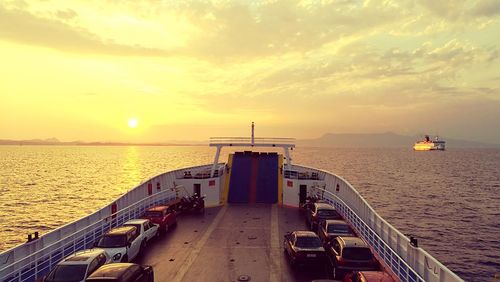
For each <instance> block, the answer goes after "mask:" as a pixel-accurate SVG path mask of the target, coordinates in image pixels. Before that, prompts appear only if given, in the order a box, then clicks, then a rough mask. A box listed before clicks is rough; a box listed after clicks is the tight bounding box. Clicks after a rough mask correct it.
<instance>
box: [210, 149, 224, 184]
mask: <svg viewBox="0 0 500 282" xmlns="http://www.w3.org/2000/svg"><path fill="white" fill-rule="evenodd" d="M221 148H222V147H221V146H217V152H215V158H214V164H213V166H212V171H211V172H210V177H215V170H216V168H217V164H218V163H219V155H220V150H221Z"/></svg>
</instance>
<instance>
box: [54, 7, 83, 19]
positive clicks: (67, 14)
mask: <svg viewBox="0 0 500 282" xmlns="http://www.w3.org/2000/svg"><path fill="white" fill-rule="evenodd" d="M55 14H56V16H57V17H58V18H60V19H63V20H68V19H73V18H75V17H77V16H78V14H77V13H76V12H75V11H74V10H72V9H66V10H58V11H57V12H56V13H55Z"/></svg>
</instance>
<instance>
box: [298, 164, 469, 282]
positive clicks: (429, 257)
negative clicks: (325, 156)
mask: <svg viewBox="0 0 500 282" xmlns="http://www.w3.org/2000/svg"><path fill="white" fill-rule="evenodd" d="M293 167H297V168H304V169H310V170H316V171H318V172H323V173H325V174H326V175H330V176H333V177H336V178H337V179H338V180H340V181H342V182H343V183H345V185H346V186H347V187H349V189H350V190H351V191H352V192H353V193H354V195H355V196H356V197H357V200H359V201H361V204H362V205H364V207H365V208H366V209H368V210H369V211H370V212H371V213H372V214H373V216H374V220H375V219H376V220H378V221H380V222H381V223H383V225H385V226H387V228H388V229H389V230H390V232H391V233H395V234H396V235H397V236H398V237H399V238H401V239H403V240H404V241H405V242H406V243H407V244H408V243H410V240H409V239H408V238H407V237H406V236H405V235H404V234H403V233H401V232H400V231H399V230H398V229H396V228H394V227H393V226H392V225H391V224H390V223H389V222H387V221H386V220H385V219H384V218H382V217H381V216H380V215H379V214H378V213H377V212H376V211H375V210H374V209H373V208H372V207H371V205H370V204H369V203H368V202H367V201H366V200H365V199H364V198H363V197H362V196H361V195H360V194H359V192H358V191H357V190H356V189H354V187H352V185H351V184H350V183H349V182H348V181H346V180H345V179H344V178H342V177H340V176H338V175H336V174H334V173H331V172H328V171H326V170H321V169H316V168H312V167H307V166H300V165H293ZM325 182H326V178H325ZM327 185H328V183H327ZM350 206H351V205H348V207H349V209H351V208H350ZM351 210H352V209H351ZM354 213H355V214H356V215H358V214H357V213H356V212H354ZM358 217H359V218H360V219H361V221H362V222H364V223H365V224H367V226H368V227H369V228H370V229H372V230H374V231H375V234H377V236H379V238H381V239H382V241H383V242H384V243H386V244H389V248H390V249H391V250H393V248H392V247H391V246H390V242H388V241H386V240H385V239H384V236H383V234H380V233H379V232H378V231H377V230H376V229H373V228H372V226H370V225H369V222H370V218H362V217H361V216H359V215H358ZM398 251H399V250H397V251H396V253H398ZM418 252H419V253H420V254H421V255H422V256H423V257H424V260H429V261H431V262H432V263H433V264H435V265H437V266H438V267H439V268H440V270H442V271H443V272H445V273H446V275H448V276H449V277H451V278H452V279H453V280H452V281H463V279H462V278H460V277H459V276H458V275H457V274H455V273H454V272H453V271H451V270H450V269H448V268H447V267H446V266H445V265H443V264H442V263H441V262H440V261H438V260H437V259H436V258H434V257H433V256H432V255H430V254H429V253H428V252H427V251H425V250H424V249H422V248H418ZM398 255H399V253H398ZM403 261H404V262H405V263H407V261H406V259H403ZM410 269H413V268H410ZM417 273H419V275H421V273H420V272H419V270H417ZM443 279H444V278H443ZM443 281H444V280H443Z"/></svg>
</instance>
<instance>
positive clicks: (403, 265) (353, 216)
mask: <svg viewBox="0 0 500 282" xmlns="http://www.w3.org/2000/svg"><path fill="white" fill-rule="evenodd" d="M293 169H295V170H298V171H304V170H307V171H310V170H316V171H318V173H319V172H323V173H325V183H326V192H325V193H324V194H323V197H325V198H326V199H327V200H328V201H330V203H332V204H334V205H335V206H336V207H337V208H338V209H339V211H340V212H341V213H342V215H343V216H344V217H345V219H346V220H347V221H348V222H349V223H351V225H353V227H354V228H355V229H356V230H357V231H358V234H360V235H361V236H362V237H363V238H364V239H365V240H366V241H367V242H368V243H369V244H370V245H371V246H372V247H373V249H374V250H375V251H376V253H377V254H378V255H379V257H380V258H381V259H382V260H383V261H384V263H385V265H387V266H388V267H389V268H390V270H391V271H392V272H393V273H394V274H395V275H396V276H397V277H399V279H401V281H412V282H417V281H432V282H434V281H435V282H451V281H463V280H462V279H461V278H460V277H458V275H456V274H455V273H453V272H452V271H451V270H449V269H448V268H447V267H446V266H444V265H443V264H442V263H440V262H439V261H438V260H437V259H435V258H434V257H432V256H431V255H430V254H429V253H427V252H426V251H425V250H423V249H422V248H416V247H413V246H412V245H411V244H410V240H409V239H408V238H407V237H406V236H405V235H403V234H402V233H401V232H400V231H398V230H397V229H396V228H394V227H393V226H392V225H391V224H389V223H388V222H387V221H385V220H384V219H383V218H382V217H381V216H380V215H379V214H377V212H375V210H374V209H373V208H372V207H371V206H370V205H369V204H368V202H366V200H365V199H363V197H361V195H360V194H359V193H358V192H357V191H356V189H354V188H353V187H352V186H351V184H350V183H348V182H347V181H346V180H344V179H343V178H341V177H339V176H337V175H335V174H332V173H329V172H326V171H322V170H317V169H314V168H309V167H304V166H297V165H294V166H293ZM337 189H338V191H337Z"/></svg>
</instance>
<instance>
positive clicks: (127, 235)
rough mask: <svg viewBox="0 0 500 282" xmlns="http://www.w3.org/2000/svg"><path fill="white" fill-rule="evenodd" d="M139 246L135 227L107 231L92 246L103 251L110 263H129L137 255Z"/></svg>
mask: <svg viewBox="0 0 500 282" xmlns="http://www.w3.org/2000/svg"><path fill="white" fill-rule="evenodd" d="M141 244H142V241H141V238H140V237H139V232H138V231H137V227H135V226H121V227H116V228H113V229H111V230H109V231H108V232H107V233H106V234H104V235H103V236H102V237H101V238H100V239H99V240H97V241H96V243H95V245H94V246H95V247H98V248H102V249H104V250H105V251H106V253H107V254H108V255H109V256H110V257H111V261H112V262H129V261H131V260H133V259H134V258H135V257H136V256H137V255H138V254H139V251H140V249H141Z"/></svg>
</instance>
